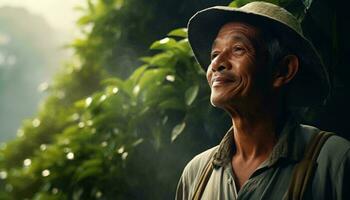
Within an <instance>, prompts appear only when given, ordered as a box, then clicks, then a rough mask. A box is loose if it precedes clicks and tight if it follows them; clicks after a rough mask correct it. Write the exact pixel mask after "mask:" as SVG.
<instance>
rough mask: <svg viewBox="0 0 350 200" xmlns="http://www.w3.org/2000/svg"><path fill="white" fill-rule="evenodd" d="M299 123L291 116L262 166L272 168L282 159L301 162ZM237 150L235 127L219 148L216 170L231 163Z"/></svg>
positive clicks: (301, 150) (214, 160)
mask: <svg viewBox="0 0 350 200" xmlns="http://www.w3.org/2000/svg"><path fill="white" fill-rule="evenodd" d="M298 126H299V123H298V121H297V120H296V119H295V118H294V117H293V116H289V117H288V118H287V121H286V123H285V125H284V127H283V129H282V131H281V133H280V135H279V138H278V141H277V143H276V145H275V146H274V148H273V150H272V152H271V154H270V156H269V158H268V159H267V160H266V161H265V162H264V163H263V164H262V166H261V167H263V166H268V167H270V166H272V165H274V164H275V163H276V162H277V161H278V160H280V159H281V158H284V159H287V160H290V161H299V160H300V159H301V158H302V157H303V148H302V147H301V146H300V145H301V144H300V142H299V141H298V139H299V138H298V137H297V132H298V130H299V129H298V128H297V127H298ZM234 149H235V144H234V134H233V127H231V128H230V129H229V130H228V131H227V133H226V134H225V136H224V137H223V139H222V140H221V142H220V144H219V147H218V148H217V150H216V152H215V154H214V156H213V161H212V164H213V166H214V167H215V168H218V167H223V166H224V165H226V164H227V163H229V162H230V161H231V158H232V154H233V152H234Z"/></svg>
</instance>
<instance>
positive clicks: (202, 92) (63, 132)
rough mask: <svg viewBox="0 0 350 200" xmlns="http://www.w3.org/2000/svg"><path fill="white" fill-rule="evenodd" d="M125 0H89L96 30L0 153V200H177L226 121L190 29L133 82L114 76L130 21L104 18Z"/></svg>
mask: <svg viewBox="0 0 350 200" xmlns="http://www.w3.org/2000/svg"><path fill="white" fill-rule="evenodd" d="M246 2H248V1H236V3H235V4H231V5H232V6H238V5H243V4H244V3H246ZM286 2H292V1H283V3H286ZM127 3H128V2H126V1H121V0H115V1H112V0H104V1H102V0H101V1H97V3H96V4H93V3H92V2H91V1H88V5H89V7H88V14H87V15H86V16H83V17H82V18H81V19H80V20H79V23H80V24H81V25H82V27H87V26H90V25H91V24H92V26H93V28H92V30H91V31H87V32H86V35H85V38H80V39H77V40H76V41H74V42H73V44H72V47H73V48H74V49H75V50H76V56H75V57H74V58H72V61H71V62H69V63H68V64H67V65H66V66H64V68H63V70H62V72H61V73H60V74H59V75H58V76H57V77H56V79H55V82H54V83H53V84H52V85H51V86H50V87H49V89H48V92H49V94H50V96H49V97H48V99H47V100H46V101H45V102H44V104H43V105H42V107H41V109H40V111H39V114H38V116H37V117H36V118H34V119H31V120H27V121H25V122H24V123H23V126H22V127H21V134H20V135H21V136H20V137H18V138H17V139H16V140H14V141H12V142H9V143H7V144H6V145H4V146H3V147H2V150H1V151H0V198H1V199H25V198H28V199H84V200H85V199H171V198H173V196H174V191H175V187H176V183H177V181H178V178H179V176H180V173H181V170H182V169H183V166H184V164H185V163H186V162H187V161H188V160H189V159H190V158H191V157H192V156H193V154H195V153H198V152H199V151H201V150H203V149H205V148H207V147H209V146H211V145H213V144H216V143H217V142H218V140H219V139H220V138H221V136H222V134H223V133H224V132H225V130H226V129H227V128H228V126H229V124H230V123H229V120H228V118H227V117H226V116H225V115H224V113H222V112H221V111H217V110H216V109H214V108H212V106H210V105H209V98H208V95H209V88H208V86H207V83H206V80H205V76H204V72H203V71H202V70H201V69H200V67H199V66H198V64H196V62H195V59H194V58H193V55H192V52H191V50H190V47H189V44H188V41H187V38H186V36H187V31H186V29H184V28H180V29H175V30H173V31H171V32H170V33H168V34H167V37H165V38H163V39H161V40H158V41H155V42H153V43H152V44H151V45H150V47H149V48H150V49H151V50H152V52H153V55H151V56H145V57H142V58H141V59H140V60H141V61H140V62H142V64H141V65H140V66H139V67H138V68H136V69H135V70H134V71H133V72H132V73H131V75H130V76H128V77H127V78H126V79H123V78H121V77H120V76H118V77H116V76H111V75H108V73H107V72H106V71H105V64H106V63H108V64H111V63H113V62H110V61H108V59H110V58H111V57H113V55H116V53H115V52H114V50H113V49H114V45H115V44H116V43H118V41H119V40H118V39H117V38H119V37H122V36H120V35H119V34H118V31H119V30H121V27H122V25H121V24H123V23H124V24H123V25H125V23H126V22H127V20H125V21H123V23H121V24H119V21H117V22H118V23H116V27H118V26H120V27H119V28H120V29H119V28H115V27H111V26H106V24H105V23H107V22H108V23H110V22H111V21H109V19H110V18H113V16H115V15H118V14H120V13H118V12H116V11H118V10H121V9H123V7H124V6H125V5H126V4H127ZM279 3H280V2H279ZM281 3H282V2H281ZM295 10H297V11H299V10H303V12H304V7H302V8H301V7H297V8H295ZM134 14H135V13H134ZM145 17H146V18H147V17H150V16H148V15H147V14H146V16H145ZM113 19H114V18H113ZM130 30H131V29H130ZM133 30H134V29H133ZM127 33H128V34H131V35H133V33H131V32H130V33H129V32H127ZM139 33H140V32H138V33H137V34H136V35H138V34H139ZM122 35H123V34H122ZM152 41H153V40H152ZM118 44H119V45H123V43H118ZM108 52H109V53H108ZM111 65H112V64H111ZM112 66H114V65H112ZM126 67H128V66H126Z"/></svg>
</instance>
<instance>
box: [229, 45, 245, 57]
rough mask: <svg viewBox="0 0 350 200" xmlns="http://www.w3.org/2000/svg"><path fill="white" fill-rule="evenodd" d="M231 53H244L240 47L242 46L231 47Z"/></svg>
mask: <svg viewBox="0 0 350 200" xmlns="http://www.w3.org/2000/svg"><path fill="white" fill-rule="evenodd" d="M232 51H233V53H234V54H238V55H240V54H242V53H244V52H245V48H244V47H242V46H240V45H235V46H234V47H233V49H232Z"/></svg>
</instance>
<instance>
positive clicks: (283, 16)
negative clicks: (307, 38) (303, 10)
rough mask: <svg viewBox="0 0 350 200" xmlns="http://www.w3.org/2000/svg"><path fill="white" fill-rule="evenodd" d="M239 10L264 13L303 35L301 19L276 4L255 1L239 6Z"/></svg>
mask: <svg viewBox="0 0 350 200" xmlns="http://www.w3.org/2000/svg"><path fill="white" fill-rule="evenodd" d="M238 10H241V11H244V12H247V13H253V14H259V15H263V16H265V17H268V18H271V19H274V20H277V21H279V22H281V23H283V24H285V25H287V26H289V27H290V28H292V29H293V30H294V31H296V32H297V33H298V34H299V35H303V31H302V28H301V25H300V23H299V21H298V20H297V19H296V18H295V17H294V15H292V14H291V13H290V12H288V11H287V10H286V9H284V8H282V7H279V6H277V5H275V4H272V3H268V2H262V1H254V2H251V3H248V4H246V5H244V6H242V7H240V8H238Z"/></svg>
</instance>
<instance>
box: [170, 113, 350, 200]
mask: <svg viewBox="0 0 350 200" xmlns="http://www.w3.org/2000/svg"><path fill="white" fill-rule="evenodd" d="M318 132H320V130H319V129H317V128H315V127H312V126H306V125H301V124H299V123H298V122H297V121H295V120H294V119H293V118H290V119H289V120H288V121H287V123H286V125H285V126H284V128H283V130H282V132H281V134H280V135H279V139H278V142H277V144H276V145H275V147H274V148H273V151H272V152H271V154H270V156H269V158H268V159H267V160H266V161H264V162H263V163H262V164H261V165H260V166H259V167H258V168H257V169H256V170H255V171H254V172H253V174H252V175H251V176H250V178H249V179H248V180H247V182H246V183H245V184H244V185H243V186H242V188H241V189H240V190H239V191H237V189H236V184H235V178H234V173H233V170H232V164H231V158H232V153H233V152H234V149H235V145H234V138H233V132H232V128H231V129H230V130H229V131H228V132H227V134H226V135H225V136H224V138H223V139H222V141H221V143H220V144H219V145H218V146H215V147H213V148H211V149H209V150H206V151H205V152H203V153H201V154H199V155H197V156H195V157H194V158H193V159H192V160H191V161H190V162H189V163H188V164H187V166H186V167H185V169H184V171H183V173H182V176H181V178H180V181H179V184H178V187H177V191H176V200H187V199H191V198H192V195H193V192H194V191H193V190H194V187H195V185H196V184H197V181H198V179H199V176H200V174H201V172H202V170H203V168H204V166H205V164H206V163H207V162H208V161H209V159H210V157H211V156H214V160H213V161H212V165H213V167H214V170H213V173H212V174H211V176H210V179H209V181H208V184H207V186H206V188H205V190H204V192H203V196H202V199H205V200H226V199H227V200H236V199H238V200H243V199H254V200H262V199H271V200H274V199H276V200H281V199H283V198H284V195H285V193H286V191H287V190H288V187H289V183H290V180H291V178H292V172H293V169H294V166H295V164H296V163H298V161H300V160H302V159H303V155H304V149H305V147H306V145H307V143H308V142H309V140H310V138H311V136H312V135H313V134H316V133H318ZM314 173H315V174H314V176H313V179H311V180H310V185H309V187H308V188H307V189H306V192H305V196H304V197H305V199H308V200H309V199H317V200H323V199H324V200H329V199H337V200H340V199H344V200H348V199H350V143H349V142H348V141H347V140H345V139H343V138H341V137H339V136H331V137H330V138H329V139H328V140H327V141H326V143H325V144H324V146H323V147H322V149H321V151H320V154H319V157H318V159H317V167H316V170H315V171H314Z"/></svg>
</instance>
